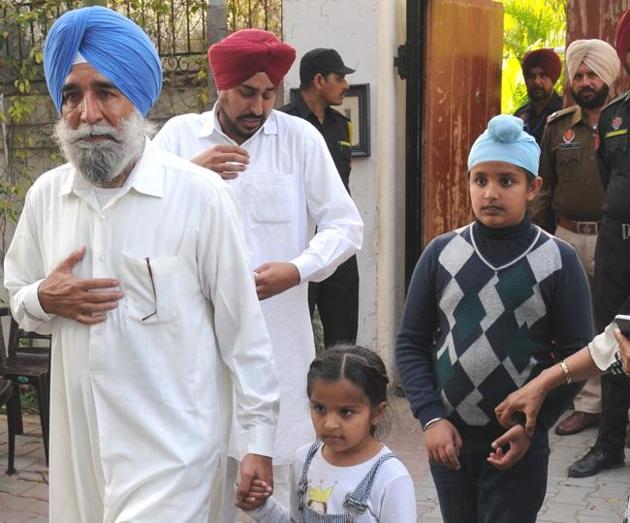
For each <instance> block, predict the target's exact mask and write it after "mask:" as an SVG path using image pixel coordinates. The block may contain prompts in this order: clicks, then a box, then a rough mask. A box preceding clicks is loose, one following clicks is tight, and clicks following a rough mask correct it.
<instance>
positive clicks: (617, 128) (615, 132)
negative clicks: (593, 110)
mask: <svg viewBox="0 0 630 523" xmlns="http://www.w3.org/2000/svg"><path fill="white" fill-rule="evenodd" d="M622 125H623V119H622V118H621V116H619V115H617V116H615V117H614V118H613V119H612V122H610V127H611V129H612V130H611V131H608V132H607V133H606V134H604V138H614V137H615V136H623V135H624V134H628V129H621V126H622Z"/></svg>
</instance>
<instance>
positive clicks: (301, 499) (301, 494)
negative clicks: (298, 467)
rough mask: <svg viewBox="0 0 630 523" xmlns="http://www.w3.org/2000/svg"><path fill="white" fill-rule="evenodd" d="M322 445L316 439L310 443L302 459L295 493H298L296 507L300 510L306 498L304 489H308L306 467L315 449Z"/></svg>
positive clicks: (309, 464) (315, 452)
mask: <svg viewBox="0 0 630 523" xmlns="http://www.w3.org/2000/svg"><path fill="white" fill-rule="evenodd" d="M321 446H322V442H321V441H319V440H316V441H314V442H313V444H312V445H311V448H309V449H308V452H307V453H306V460H305V461H304V466H303V467H302V475H301V476H300V482H299V483H298V486H297V495H298V508H299V509H300V510H302V509H303V508H304V502H305V498H306V491H307V490H308V469H309V467H310V466H311V461H313V457H314V456H315V454H317V450H318V449H319V447H321Z"/></svg>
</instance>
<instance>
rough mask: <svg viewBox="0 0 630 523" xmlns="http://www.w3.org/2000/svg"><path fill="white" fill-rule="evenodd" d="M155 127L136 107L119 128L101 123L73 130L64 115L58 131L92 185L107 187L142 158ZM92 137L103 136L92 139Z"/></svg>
mask: <svg viewBox="0 0 630 523" xmlns="http://www.w3.org/2000/svg"><path fill="white" fill-rule="evenodd" d="M152 130H153V126H152V125H151V123H150V122H149V121H148V120H146V119H145V118H144V117H143V116H142V115H141V114H140V113H139V112H138V111H137V110H135V109H134V111H133V112H132V113H131V114H130V115H129V116H128V117H127V118H126V119H124V120H122V121H121V122H120V125H119V126H118V127H112V126H111V125H109V124H106V123H102V124H96V125H87V124H81V125H80V126H79V127H78V128H77V129H72V128H71V127H70V125H69V124H68V123H67V122H66V121H65V120H64V119H63V118H62V119H61V120H59V122H58V123H57V125H56V127H55V134H56V138H57V141H58V142H59V145H60V146H61V149H62V151H63V154H64V156H65V157H66V159H67V160H68V161H69V162H71V163H72V164H73V165H74V166H75V167H76V169H77V171H79V173H81V175H82V176H83V177H84V178H85V179H86V180H87V181H88V182H89V183H91V184H92V185H96V186H98V187H107V186H108V185H109V184H110V183H111V182H112V180H114V179H115V178H116V177H117V176H119V175H120V174H121V173H123V171H125V169H127V168H128V167H130V166H131V165H133V163H134V162H136V161H137V160H138V158H140V155H141V154H142V151H143V149H144V143H145V136H146V135H147V134H151V133H152ZM90 136H104V138H102V139H100V140H97V141H89V140H86V139H85V138H88V137H90Z"/></svg>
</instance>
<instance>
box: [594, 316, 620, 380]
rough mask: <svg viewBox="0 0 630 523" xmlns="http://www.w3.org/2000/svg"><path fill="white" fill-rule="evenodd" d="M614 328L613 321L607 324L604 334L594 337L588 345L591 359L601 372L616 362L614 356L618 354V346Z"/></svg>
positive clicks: (615, 325) (615, 326)
mask: <svg viewBox="0 0 630 523" xmlns="http://www.w3.org/2000/svg"><path fill="white" fill-rule="evenodd" d="M616 328H617V324H616V323H615V322H614V321H613V322H611V323H609V324H608V326H607V327H606V329H604V332H602V333H600V334H598V335H597V336H595V338H593V341H591V342H590V343H589V344H588V351H589V352H590V354H591V358H592V359H593V361H594V362H595V365H597V367H598V368H599V369H600V370H602V371H605V370H607V369H608V368H609V367H610V366H611V365H613V364H615V363H616V362H617V357H616V354H618V353H619V344H618V343H617V340H616V339H615V335H614V334H613V331H614V330H615V329H616Z"/></svg>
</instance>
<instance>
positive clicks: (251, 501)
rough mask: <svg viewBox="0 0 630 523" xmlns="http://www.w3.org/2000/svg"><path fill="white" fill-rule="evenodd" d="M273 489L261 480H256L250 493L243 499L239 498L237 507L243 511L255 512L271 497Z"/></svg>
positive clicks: (253, 481)
mask: <svg viewBox="0 0 630 523" xmlns="http://www.w3.org/2000/svg"><path fill="white" fill-rule="evenodd" d="M272 492H273V488H272V487H271V485H268V484H267V483H266V482H265V481H263V480H261V479H254V480H252V482H251V485H250V487H249V492H248V493H247V494H246V495H245V496H244V497H242V498H239V497H237V498H236V502H235V505H236V506H237V507H238V508H240V509H241V510H254V509H257V508H258V507H260V506H262V505H264V504H265V501H267V498H268V497H269V496H271V494H272Z"/></svg>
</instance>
